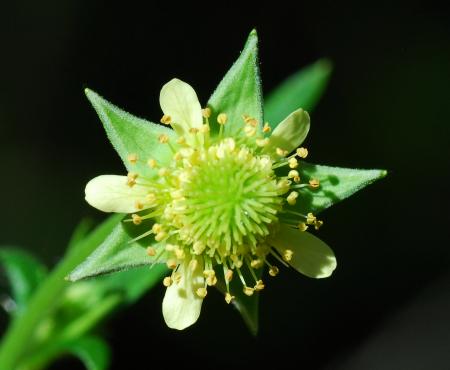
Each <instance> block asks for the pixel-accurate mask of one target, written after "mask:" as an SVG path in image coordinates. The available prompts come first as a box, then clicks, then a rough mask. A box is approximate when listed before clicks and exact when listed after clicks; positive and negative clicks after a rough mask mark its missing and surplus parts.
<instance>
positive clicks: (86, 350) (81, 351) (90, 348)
mask: <svg viewBox="0 0 450 370" xmlns="http://www.w3.org/2000/svg"><path fill="white" fill-rule="evenodd" d="M61 350H62V351H65V352H67V353H71V354H72V355H74V356H76V357H78V358H79V359H80V360H81V361H82V362H83V364H84V366H86V369H87V370H106V369H108V367H109V362H110V357H111V352H110V350H109V347H108V345H107V344H106V343H105V341H103V339H100V338H98V337H94V336H86V337H83V338H77V339H76V340H73V341H71V342H67V343H64V344H63V345H62V347H61Z"/></svg>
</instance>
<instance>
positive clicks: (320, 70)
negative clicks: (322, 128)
mask: <svg viewBox="0 0 450 370" xmlns="http://www.w3.org/2000/svg"><path fill="white" fill-rule="evenodd" d="M331 70H332V65H331V62H330V61H329V60H327V59H320V60H318V61H317V62H315V63H314V64H311V65H309V66H307V67H305V68H303V69H301V70H300V71H298V72H297V73H295V74H293V75H292V76H290V77H288V78H287V79H286V80H285V81H284V82H282V83H281V84H280V85H279V86H278V87H277V88H275V89H274V90H273V91H272V92H271V93H270V94H269V95H268V96H267V98H266V99H265V104H264V117H265V120H266V121H268V122H269V124H270V126H271V127H272V129H274V128H275V127H276V126H278V123H279V122H281V121H282V120H283V119H284V118H285V117H286V116H287V115H288V114H289V113H291V112H292V111H294V110H296V109H298V108H303V109H304V110H306V111H312V110H313V109H314V107H315V106H316V104H317V103H318V102H319V99H320V98H321V97H322V95H323V93H324V92H325V88H326V86H327V84H328V79H329V78H330V75H331Z"/></svg>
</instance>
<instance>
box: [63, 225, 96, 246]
mask: <svg viewBox="0 0 450 370" xmlns="http://www.w3.org/2000/svg"><path fill="white" fill-rule="evenodd" d="M91 228H92V221H90V220H87V219H86V220H81V222H80V223H79V224H78V225H77V227H76V228H75V230H74V231H73V233H72V236H71V237H70V241H69V244H68V245H67V250H71V249H72V248H75V247H76V246H77V245H78V244H79V243H80V242H81V241H82V240H83V239H84V238H85V237H86V236H87V234H88V233H89V230H90V229H91Z"/></svg>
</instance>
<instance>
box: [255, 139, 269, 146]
mask: <svg viewBox="0 0 450 370" xmlns="http://www.w3.org/2000/svg"><path fill="white" fill-rule="evenodd" d="M255 142H256V145H258V146H259V147H263V146H266V145H267V144H269V139H268V138H265V139H256V140H255Z"/></svg>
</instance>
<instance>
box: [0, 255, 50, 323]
mask: <svg viewBox="0 0 450 370" xmlns="http://www.w3.org/2000/svg"><path fill="white" fill-rule="evenodd" d="M0 265H2V266H3V268H4V270H5V273H6V276H7V277H8V280H9V283H10V284H11V295H12V299H13V300H14V302H15V304H16V307H15V308H14V310H13V311H12V313H13V314H20V313H21V312H22V311H23V310H24V309H25V308H26V306H27V303H28V300H29V299H30V297H31V296H32V294H33V293H34V291H35V290H36V288H37V287H38V286H39V284H40V283H41V282H42V281H43V280H44V278H45V276H46V274H47V269H46V267H45V266H44V265H42V264H41V263H40V262H39V261H38V260H36V259H35V258H34V257H33V256H32V255H30V254H29V253H27V252H25V251H23V250H21V249H18V248H1V249H0Z"/></svg>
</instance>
